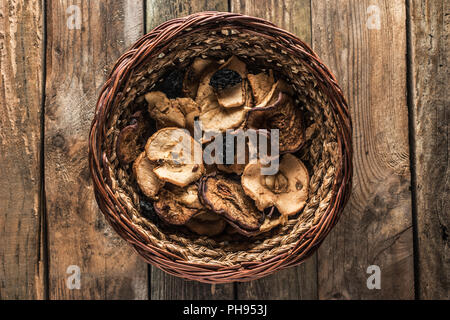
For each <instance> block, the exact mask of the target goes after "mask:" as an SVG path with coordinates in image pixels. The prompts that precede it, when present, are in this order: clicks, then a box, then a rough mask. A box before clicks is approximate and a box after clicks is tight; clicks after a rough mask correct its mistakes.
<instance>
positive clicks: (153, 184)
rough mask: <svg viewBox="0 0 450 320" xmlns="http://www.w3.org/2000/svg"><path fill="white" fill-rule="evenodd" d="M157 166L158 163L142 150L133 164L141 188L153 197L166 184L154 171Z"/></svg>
mask: <svg viewBox="0 0 450 320" xmlns="http://www.w3.org/2000/svg"><path fill="white" fill-rule="evenodd" d="M155 167H156V165H155V164H154V163H152V162H151V161H150V160H149V159H148V158H147V155H146V153H145V152H142V153H141V154H140V155H139V157H138V158H137V159H136V161H134V164H133V172H134V176H135V177H136V182H137V184H138V185H139V188H140V189H141V191H142V193H143V194H145V195H146V196H147V197H149V198H151V199H154V198H155V197H156V195H157V194H158V192H159V190H160V189H161V187H162V186H163V185H164V182H163V181H161V180H159V179H158V177H157V176H156V175H155V173H154V172H153V169H154V168H155Z"/></svg>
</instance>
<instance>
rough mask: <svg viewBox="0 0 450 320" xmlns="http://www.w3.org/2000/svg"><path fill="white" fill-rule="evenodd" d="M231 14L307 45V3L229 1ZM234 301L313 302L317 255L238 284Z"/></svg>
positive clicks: (308, 37) (250, 0)
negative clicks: (270, 26) (278, 30)
mask: <svg viewBox="0 0 450 320" xmlns="http://www.w3.org/2000/svg"><path fill="white" fill-rule="evenodd" d="M231 11H232V12H238V13H242V14H247V15H251V16H256V17H261V18H264V19H267V20H269V21H271V22H273V23H275V24H276V25H278V26H279V27H282V28H284V29H286V30H288V31H290V32H292V33H294V34H296V35H297V36H298V37H299V38H300V39H302V40H303V41H305V42H307V43H308V44H310V43H311V16H310V12H311V6H310V0H301V1H290V0H283V1H276V2H275V1H271V0H264V1H261V0H232V1H231ZM236 288H237V298H238V299H316V298H317V256H316V254H314V255H313V256H311V257H310V258H309V259H308V260H306V261H305V262H304V263H303V264H302V265H300V266H298V267H294V268H290V269H286V270H283V271H281V272H277V273H275V274H273V275H271V276H269V277H266V278H262V279H260V280H256V281H251V282H245V283H239V284H238V285H237V287H236Z"/></svg>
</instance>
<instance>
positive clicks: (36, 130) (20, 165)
mask: <svg viewBox="0 0 450 320" xmlns="http://www.w3.org/2000/svg"><path fill="white" fill-rule="evenodd" d="M43 30H44V29H43V8H42V3H41V2H40V1H34V2H32V3H29V2H28V1H21V0H19V1H2V2H1V3H0V48H1V54H0V105H1V108H0V176H1V177H2V179H1V180H0V189H1V190H2V191H1V192H0V243H1V245H0V299H41V298H44V297H45V292H44V286H43V283H44V282H43V281H44V278H45V276H44V268H45V266H44V264H45V260H43V259H42V256H41V252H40V251H41V250H40V248H41V243H42V242H41V238H40V234H41V232H40V221H41V210H40V207H39V190H40V178H41V175H40V161H41V159H40V143H41V139H40V133H41V130H40V118H41V107H42V106H41V104H42V103H41V102H42V90H43V79H42V74H43V66H42V61H43V32H44V31H43Z"/></svg>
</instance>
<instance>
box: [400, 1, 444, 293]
mask: <svg viewBox="0 0 450 320" xmlns="http://www.w3.org/2000/svg"><path fill="white" fill-rule="evenodd" d="M408 4H409V8H410V9H409V14H410V16H409V22H410V26H411V34H410V50H411V52H410V56H411V61H412V65H411V71H412V72H411V79H410V80H411V81H412V83H411V85H412V97H411V98H412V105H411V109H412V126H413V139H414V144H413V145H412V147H413V148H414V154H415V157H414V158H415V159H414V165H415V177H416V179H415V180H416V190H415V191H416V192H415V193H416V205H417V210H416V211H417V218H416V219H417V220H416V221H417V234H418V241H417V242H418V243H417V244H418V257H417V260H416V261H417V262H418V266H417V267H418V271H419V272H418V273H419V277H418V280H419V283H418V298H420V299H449V298H450V296H449V295H450V239H449V233H450V200H449V194H450V180H449V179H450V170H449V153H450V145H449V140H448V138H449V105H450V99H449V95H448V83H449V80H450V79H449V73H450V70H449V66H448V48H449V44H450V43H449V32H450V30H449V29H450V3H449V1H425V0H422V1H408Z"/></svg>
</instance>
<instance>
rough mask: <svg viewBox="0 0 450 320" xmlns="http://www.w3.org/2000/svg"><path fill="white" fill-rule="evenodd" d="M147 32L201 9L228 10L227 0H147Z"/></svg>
mask: <svg viewBox="0 0 450 320" xmlns="http://www.w3.org/2000/svg"><path fill="white" fill-rule="evenodd" d="M146 7H147V19H146V22H147V26H146V30H147V32H148V31H150V30H152V29H153V28H154V27H157V26H158V25H160V24H161V23H163V22H165V21H167V20H169V19H173V18H178V17H183V16H186V15H189V14H192V13H195V12H201V11H228V1H227V0H147V6H146Z"/></svg>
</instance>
